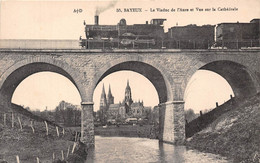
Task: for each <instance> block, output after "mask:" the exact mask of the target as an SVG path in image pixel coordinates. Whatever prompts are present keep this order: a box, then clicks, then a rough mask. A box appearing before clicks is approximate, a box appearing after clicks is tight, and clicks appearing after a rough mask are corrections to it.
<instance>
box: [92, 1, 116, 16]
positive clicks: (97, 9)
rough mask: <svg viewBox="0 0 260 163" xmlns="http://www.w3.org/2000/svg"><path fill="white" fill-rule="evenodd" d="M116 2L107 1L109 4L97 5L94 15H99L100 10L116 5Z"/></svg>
mask: <svg viewBox="0 0 260 163" xmlns="http://www.w3.org/2000/svg"><path fill="white" fill-rule="evenodd" d="M116 3H117V0H115V1H111V2H109V4H108V5H107V6H104V7H97V8H96V15H99V14H101V13H102V12H104V11H106V10H107V9H109V8H112V7H114V6H115V5H116Z"/></svg>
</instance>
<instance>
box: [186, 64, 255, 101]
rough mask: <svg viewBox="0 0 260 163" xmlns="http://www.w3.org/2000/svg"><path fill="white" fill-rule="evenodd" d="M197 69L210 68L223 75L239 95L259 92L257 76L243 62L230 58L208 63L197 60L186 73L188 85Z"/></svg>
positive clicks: (236, 94) (244, 95)
mask: <svg viewBox="0 0 260 163" xmlns="http://www.w3.org/2000/svg"><path fill="white" fill-rule="evenodd" d="M197 70H209V71H213V72H215V73H217V74H219V75H220V76H222V77H223V78H224V79H225V80H226V81H227V82H228V83H229V85H230V86H231V88H232V89H233V92H234V94H235V96H237V97H242V98H243V97H249V96H251V95H254V94H256V93H257V92H258V88H259V84H258V82H257V78H256V77H255V75H254V74H253V73H252V72H251V71H250V69H249V68H248V67H246V66H244V65H243V64H241V63H238V62H235V61H230V60H215V61H212V62H208V63H204V62H201V61H197V62H196V63H195V64H194V65H193V66H192V67H191V68H190V70H189V71H188V73H187V74H186V77H185V81H184V83H185V85H186V86H187V84H188V82H189V80H190V78H191V77H192V75H193V74H194V73H195V72H196V71H197ZM185 91H186V90H185Z"/></svg>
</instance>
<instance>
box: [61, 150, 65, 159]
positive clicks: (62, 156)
mask: <svg viewBox="0 0 260 163" xmlns="http://www.w3.org/2000/svg"><path fill="white" fill-rule="evenodd" d="M63 160H64V153H63V150H61V161H63Z"/></svg>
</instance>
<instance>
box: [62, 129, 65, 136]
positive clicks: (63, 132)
mask: <svg viewBox="0 0 260 163" xmlns="http://www.w3.org/2000/svg"><path fill="white" fill-rule="evenodd" d="M62 134H63V136H64V135H65V130H64V128H62Z"/></svg>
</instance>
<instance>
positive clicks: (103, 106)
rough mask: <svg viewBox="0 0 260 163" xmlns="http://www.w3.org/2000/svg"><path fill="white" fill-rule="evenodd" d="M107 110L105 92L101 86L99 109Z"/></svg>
mask: <svg viewBox="0 0 260 163" xmlns="http://www.w3.org/2000/svg"><path fill="white" fill-rule="evenodd" d="M106 108H107V98H106V92H105V86H104V84H103V89H102V93H101V97H100V109H105V110H106Z"/></svg>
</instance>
